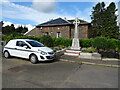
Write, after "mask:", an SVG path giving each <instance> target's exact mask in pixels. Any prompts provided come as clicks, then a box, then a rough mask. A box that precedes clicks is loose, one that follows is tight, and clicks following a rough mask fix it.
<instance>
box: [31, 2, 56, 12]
mask: <svg viewBox="0 0 120 90" xmlns="http://www.w3.org/2000/svg"><path fill="white" fill-rule="evenodd" d="M45 1H46V0H45ZM32 6H33V8H34V9H36V10H38V11H40V12H41V11H42V12H52V11H53V10H54V9H55V6H56V3H55V0H49V2H43V0H39V2H38V0H33V5H32Z"/></svg>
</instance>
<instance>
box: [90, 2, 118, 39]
mask: <svg viewBox="0 0 120 90" xmlns="http://www.w3.org/2000/svg"><path fill="white" fill-rule="evenodd" d="M116 11H117V9H116V6H115V3H113V2H112V3H110V5H109V6H108V7H107V8H105V4H104V2H102V3H98V4H97V5H96V6H95V7H93V11H92V15H91V19H92V36H93V37H96V36H103V37H108V38H118V33H119V28H118V26H117V21H116V20H117V15H116V14H115V12H116Z"/></svg>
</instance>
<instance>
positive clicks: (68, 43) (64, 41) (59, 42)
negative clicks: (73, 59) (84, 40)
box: [53, 38, 72, 47]
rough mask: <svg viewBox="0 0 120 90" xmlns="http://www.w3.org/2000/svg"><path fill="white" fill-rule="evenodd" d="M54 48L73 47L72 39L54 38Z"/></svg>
mask: <svg viewBox="0 0 120 90" xmlns="http://www.w3.org/2000/svg"><path fill="white" fill-rule="evenodd" d="M53 42H54V46H59V45H63V46H66V47H68V46H71V44H72V39H65V38H53Z"/></svg>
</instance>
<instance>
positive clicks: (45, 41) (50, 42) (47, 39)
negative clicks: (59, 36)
mask: <svg viewBox="0 0 120 90" xmlns="http://www.w3.org/2000/svg"><path fill="white" fill-rule="evenodd" d="M39 41H40V42H41V43H43V44H44V45H46V46H48V47H53V39H52V37H51V36H49V35H43V36H42V37H40V39H39Z"/></svg>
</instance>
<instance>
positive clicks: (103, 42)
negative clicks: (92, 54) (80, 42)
mask: <svg viewBox="0 0 120 90" xmlns="http://www.w3.org/2000/svg"><path fill="white" fill-rule="evenodd" d="M92 46H93V47H94V48H97V49H105V48H106V47H107V39H106V38H105V37H96V38H94V39H93V41H92Z"/></svg>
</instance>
